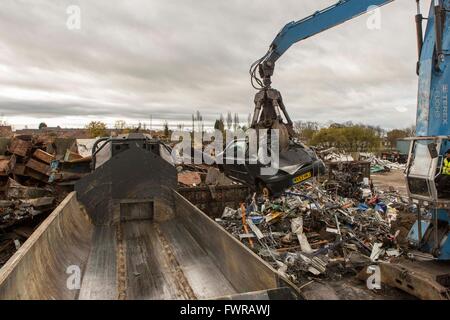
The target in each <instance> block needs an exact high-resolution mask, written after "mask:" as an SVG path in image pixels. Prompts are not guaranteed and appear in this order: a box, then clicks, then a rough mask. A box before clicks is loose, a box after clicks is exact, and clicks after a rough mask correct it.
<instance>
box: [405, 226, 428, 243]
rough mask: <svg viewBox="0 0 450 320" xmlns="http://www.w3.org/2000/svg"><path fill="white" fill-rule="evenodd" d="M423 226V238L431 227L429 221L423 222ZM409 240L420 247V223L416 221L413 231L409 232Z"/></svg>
mask: <svg viewBox="0 0 450 320" xmlns="http://www.w3.org/2000/svg"><path fill="white" fill-rule="evenodd" d="M421 225H422V236H423V235H424V234H425V232H426V231H427V230H428V227H429V226H430V221H429V220H421ZM408 240H409V241H411V242H412V243H413V244H414V245H416V246H417V245H419V221H416V222H415V223H414V225H413V226H412V228H411V230H409V233H408Z"/></svg>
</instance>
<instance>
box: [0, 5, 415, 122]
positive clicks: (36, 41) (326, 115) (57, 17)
mask: <svg viewBox="0 0 450 320" xmlns="http://www.w3.org/2000/svg"><path fill="white" fill-rule="evenodd" d="M334 2H335V1H334V0H314V1H312V0H303V1H298V0H286V1H283V2H276V1H268V0H250V1H239V0H227V1H225V0H217V1H210V0H172V1H162V0H136V1H121V2H114V3H113V2H111V1H106V0H95V1H93V0H91V1H88V0H78V1H75V0H60V1H50V0H36V1H31V0H28V1H25V0H23V1H16V0H6V1H3V2H2V6H1V7H0V70H2V68H3V69H4V68H6V70H7V72H4V73H0V113H3V114H5V116H17V115H19V116H24V115H26V116H30V117H32V116H39V117H46V118H58V117H64V116H71V115H86V116H98V117H99V118H101V117H110V118H111V117H117V118H130V119H142V118H148V117H149V115H150V114H152V115H153V116H155V115H159V116H160V117H165V118H167V119H173V120H189V119H190V114H191V113H192V112H194V110H197V109H198V110H200V111H201V112H202V113H203V114H204V115H205V117H206V118H208V119H214V117H216V116H217V114H219V113H226V112H227V111H231V112H238V113H240V114H242V115H246V114H248V113H249V112H251V111H252V110H253V95H254V93H255V92H254V90H253V89H252V88H251V86H250V84H249V78H248V73H247V71H248V67H249V65H250V64H251V63H252V62H253V60H256V59H257V58H258V57H260V56H261V55H263V54H264V52H265V51H266V50H267V48H268V45H269V44H270V42H271V41H272V39H273V37H274V36H275V35H276V33H277V32H278V31H279V30H280V29H281V27H282V26H283V25H284V24H285V23H287V22H289V21H291V20H297V19H300V18H302V17H304V16H306V15H308V14H310V13H312V12H314V11H316V10H318V9H320V8H323V7H326V6H328V5H330V4H332V3H334ZM72 4H77V5H79V6H80V8H81V17H82V22H81V23H82V25H81V27H82V28H81V30H78V31H70V30H68V29H67V28H66V26H65V23H66V19H67V14H66V8H67V6H68V5H72ZM414 14H415V4H414V3H413V2H410V1H405V0H397V1H396V2H394V3H393V4H390V5H388V6H386V7H384V8H383V9H382V29H381V30H372V31H371V30H368V29H367V28H366V18H365V17H359V18H357V19H355V20H353V21H351V22H348V23H346V24H344V25H342V26H339V27H337V28H334V29H332V30H329V31H326V32H324V33H322V34H319V35H317V36H315V37H313V38H310V39H307V40H306V41H304V42H302V43H299V44H296V45H295V46H294V47H292V48H291V49H290V50H289V51H288V52H287V53H286V55H285V56H284V57H283V58H282V59H280V60H279V62H278V65H277V71H276V75H275V77H274V86H275V87H276V88H277V89H279V90H280V91H281V92H282V93H283V96H284V99H285V101H286V103H287V105H288V107H289V112H290V114H291V116H292V118H294V119H309V120H317V121H322V122H325V121H328V120H336V121H341V120H343V121H346V120H348V118H349V117H354V119H353V118H352V119H351V120H353V121H355V122H366V123H371V124H379V125H382V126H385V127H394V126H399V125H400V126H407V125H409V124H411V122H412V121H413V120H414V101H415V98H416V91H417V89H416V86H417V77H416V75H415V62H416V60H417V57H416V55H417V54H416V51H415V50H416V44H415V34H414V24H413V16H414ZM396 106H397V107H406V108H408V110H409V111H408V112H406V113H400V112H397V111H396V112H394V113H392V109H393V108H395V107H396ZM410 111H411V112H410ZM383 115H384V116H383Z"/></svg>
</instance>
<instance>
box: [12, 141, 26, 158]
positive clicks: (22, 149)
mask: <svg viewBox="0 0 450 320" xmlns="http://www.w3.org/2000/svg"><path fill="white" fill-rule="evenodd" d="M31 146H32V144H31V142H30V141H24V140H21V139H13V141H12V142H11V145H10V146H9V152H11V153H13V154H15V155H17V156H20V157H26V156H27V154H28V152H29V151H30V149H31Z"/></svg>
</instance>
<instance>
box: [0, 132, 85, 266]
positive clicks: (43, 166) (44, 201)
mask: <svg viewBox="0 0 450 320" xmlns="http://www.w3.org/2000/svg"><path fill="white" fill-rule="evenodd" d="M66 140H67V139H66ZM63 142H65V144H66V145H68V146H70V145H71V143H70V141H63ZM61 145H64V144H62V143H59V142H58V141H52V140H48V141H47V140H45V139H43V138H42V137H40V136H31V135H22V136H15V137H12V138H8V140H7V141H6V143H5V148H4V149H3V150H2V153H1V154H0V267H1V266H2V265H3V264H4V263H6V261H7V260H8V259H9V257H10V256H11V255H12V254H13V253H14V252H15V251H16V250H18V248H19V247H20V246H21V244H22V243H23V242H24V241H25V240H26V239H27V238H28V237H29V235H30V234H31V233H32V231H33V230H34V229H35V228H36V227H37V226H38V225H39V223H40V222H41V221H42V220H43V219H45V217H46V216H47V215H48V214H50V213H51V212H52V211H53V209H54V208H55V207H56V205H57V204H58V203H59V202H61V201H62V200H63V199H64V198H65V196H66V195H67V193H68V192H69V191H70V186H71V185H72V184H73V183H74V181H76V180H78V179H79V178H81V177H83V176H84V175H85V174H87V173H89V172H90V170H91V168H90V163H91V158H90V157H89V156H88V157H83V156H81V155H79V154H78V153H77V152H76V148H75V149H74V148H70V149H63V148H61ZM67 186H68V187H67ZM24 228H26V229H27V232H24V231H23V230H24ZM20 230H21V231H20Z"/></svg>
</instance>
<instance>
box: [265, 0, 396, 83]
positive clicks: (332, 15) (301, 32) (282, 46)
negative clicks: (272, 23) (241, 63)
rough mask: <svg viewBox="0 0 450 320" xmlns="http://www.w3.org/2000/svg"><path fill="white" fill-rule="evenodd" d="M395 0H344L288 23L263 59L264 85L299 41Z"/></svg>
mask: <svg viewBox="0 0 450 320" xmlns="http://www.w3.org/2000/svg"><path fill="white" fill-rule="evenodd" d="M392 1H394V0H340V1H339V2H337V3H336V4H334V5H332V6H330V7H328V8H325V9H323V10H320V11H316V12H315V13H314V14H312V15H310V16H308V17H306V18H303V19H301V20H298V21H292V22H289V23H288V24H286V25H285V26H284V27H283V29H281V31H280V32H279V33H278V34H277V36H276V37H275V39H274V40H273V42H272V44H271V45H270V48H269V51H268V52H267V53H266V55H264V57H263V58H262V59H260V61H259V63H258V65H259V66H260V70H259V71H260V76H261V78H262V79H263V82H262V83H263V85H262V87H268V86H270V84H271V81H270V77H271V76H272V75H273V69H274V66H275V62H276V61H277V60H278V59H279V58H280V57H281V56H282V55H283V54H284V53H285V52H286V51H287V50H288V49H289V48H290V47H291V46H292V45H293V44H295V43H297V42H299V41H302V40H305V39H307V38H309V37H311V36H314V35H316V34H318V33H321V32H323V31H325V30H328V29H331V28H333V27H335V26H338V25H340V24H342V23H344V22H346V21H349V20H351V19H353V18H355V17H358V16H360V15H362V14H364V13H366V12H369V11H371V10H372V9H374V8H376V7H380V6H383V5H385V4H387V3H390V2H392Z"/></svg>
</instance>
